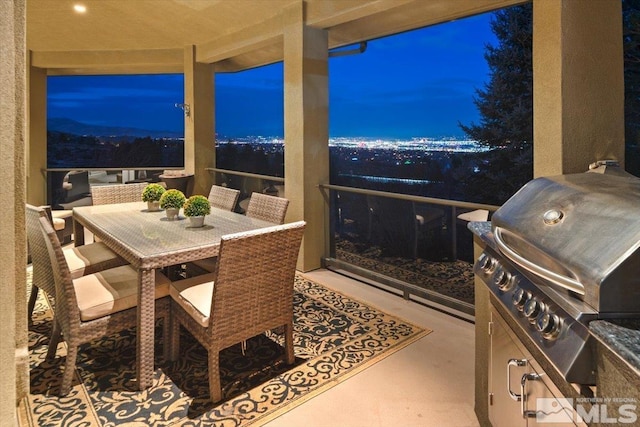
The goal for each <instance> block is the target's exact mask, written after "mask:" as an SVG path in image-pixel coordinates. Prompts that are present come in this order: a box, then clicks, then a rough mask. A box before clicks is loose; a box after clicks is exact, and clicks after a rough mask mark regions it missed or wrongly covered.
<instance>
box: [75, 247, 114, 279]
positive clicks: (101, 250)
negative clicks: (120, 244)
mask: <svg viewBox="0 0 640 427" xmlns="http://www.w3.org/2000/svg"><path fill="white" fill-rule="evenodd" d="M63 253H64V257H65V258H66V260H67V264H68V265H69V271H70V272H71V278H72V279H76V278H78V277H80V276H84V275H85V269H86V268H87V266H88V265H92V266H94V267H96V266H98V265H99V264H101V263H107V262H110V261H113V260H114V257H115V256H116V255H115V254H114V253H113V251H111V250H110V249H109V248H107V247H106V246H105V244H104V243H102V242H97V243H92V244H90V245H82V246H76V247H71V248H65V249H63ZM122 264H124V261H122ZM116 265H117V264H116ZM112 266H113V264H112ZM96 268H97V267H96ZM91 271H96V269H94V270H91Z"/></svg>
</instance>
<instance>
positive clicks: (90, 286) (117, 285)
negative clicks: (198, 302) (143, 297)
mask: <svg viewBox="0 0 640 427" xmlns="http://www.w3.org/2000/svg"><path fill="white" fill-rule="evenodd" d="M170 283H171V282H170V280H169V279H168V278H167V277H166V276H165V275H164V274H162V273H160V272H159V271H157V270H156V299H157V298H162V297H165V296H167V295H168V294H169V284H170ZM73 287H74V288H75V291H76V298H77V300H78V308H79V309H80V319H81V320H82V321H87V320H93V319H97V318H99V317H104V316H107V315H109V314H111V313H116V312H118V311H123V310H127V309H129V308H132V307H135V306H137V305H138V271H137V270H136V269H134V268H133V267H131V266H130V265H124V266H122V267H116V268H111V269H109V270H104V271H101V272H100V273H95V274H90V275H88V276H82V277H79V278H77V279H74V280H73Z"/></svg>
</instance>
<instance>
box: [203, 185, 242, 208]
mask: <svg viewBox="0 0 640 427" xmlns="http://www.w3.org/2000/svg"><path fill="white" fill-rule="evenodd" d="M238 196H240V190H235V189H233V188H227V187H221V186H219V185H212V186H211V191H209V203H211V206H214V207H216V208H220V209H224V210H227V211H232V210H233V209H234V208H235V207H236V203H237V202H238Z"/></svg>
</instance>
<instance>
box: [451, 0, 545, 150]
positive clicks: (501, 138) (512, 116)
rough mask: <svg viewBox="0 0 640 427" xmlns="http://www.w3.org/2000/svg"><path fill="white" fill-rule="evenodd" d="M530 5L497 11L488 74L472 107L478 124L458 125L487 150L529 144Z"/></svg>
mask: <svg viewBox="0 0 640 427" xmlns="http://www.w3.org/2000/svg"><path fill="white" fill-rule="evenodd" d="M531 9H532V8H531V4H527V5H523V6H517V7H512V8H508V9H502V10H500V11H497V12H496V13H495V15H494V18H493V19H492V21H491V29H492V31H493V33H494V34H495V35H496V37H497V38H498V41H499V44H498V45H497V46H491V45H487V46H486V52H485V59H486V60H487V64H488V65H489V68H490V70H491V73H490V80H489V82H488V83H487V84H486V85H485V87H484V89H478V90H477V91H476V97H475V98H474V103H475V105H476V107H477V108H478V111H479V112H480V115H481V119H480V124H471V125H469V126H466V125H463V124H460V127H461V128H462V130H464V131H465V133H466V134H467V135H469V136H470V137H471V138H472V139H475V140H476V141H478V142H480V143H482V144H485V145H489V146H491V147H506V146H514V145H515V146H522V145H525V144H530V143H531V142H532V141H533V61H532V40H533V29H532V10H531Z"/></svg>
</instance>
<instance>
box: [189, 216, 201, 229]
mask: <svg viewBox="0 0 640 427" xmlns="http://www.w3.org/2000/svg"><path fill="white" fill-rule="evenodd" d="M189 222H190V223H191V227H192V228H198V227H202V226H203V225H204V216H190V217H189Z"/></svg>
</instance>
